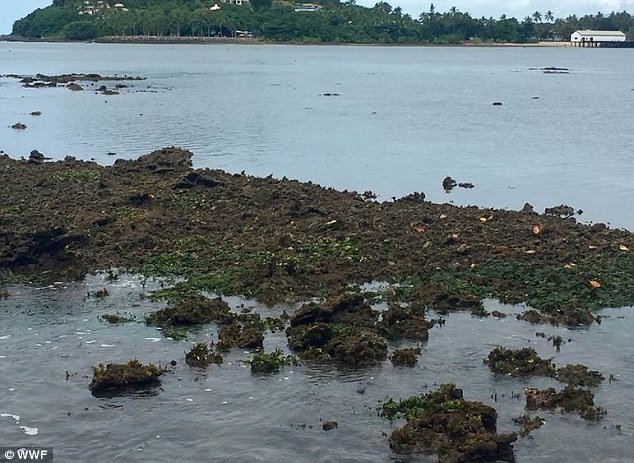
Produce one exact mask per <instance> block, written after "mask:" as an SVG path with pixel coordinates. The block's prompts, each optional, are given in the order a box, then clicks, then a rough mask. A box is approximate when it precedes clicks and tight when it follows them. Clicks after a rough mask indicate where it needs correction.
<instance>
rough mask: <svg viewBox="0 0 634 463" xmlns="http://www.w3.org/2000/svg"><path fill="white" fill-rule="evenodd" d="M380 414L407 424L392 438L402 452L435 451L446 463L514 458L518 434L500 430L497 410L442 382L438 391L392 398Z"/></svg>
mask: <svg viewBox="0 0 634 463" xmlns="http://www.w3.org/2000/svg"><path fill="white" fill-rule="evenodd" d="M379 411H380V414H381V415H383V416H385V417H387V418H390V419H394V418H396V417H404V418H405V419H406V420H407V423H406V424H405V425H404V426H402V427H400V428H398V429H396V430H395V431H394V432H393V433H392V434H391V435H390V438H389V444H390V448H391V449H392V450H393V451H394V452H396V453H400V454H410V453H422V452H427V451H430V450H431V451H433V452H436V453H437V454H438V461H439V462H443V463H457V462H471V461H480V460H495V459H506V458H509V457H512V455H513V447H512V443H513V442H515V441H516V440H517V434H516V433H498V432H497V427H496V422H497V412H496V411H495V409H494V408H493V407H490V406H488V405H484V404H482V403H480V402H475V401H467V400H465V399H464V397H463V392H462V389H458V388H456V387H455V385H453V384H443V385H442V386H441V387H440V389H439V390H437V391H433V392H430V393H428V394H425V395H422V396H413V397H410V398H409V399H406V400H404V401H401V402H395V401H394V400H393V399H389V400H387V401H386V402H384V403H383V404H382V405H381V407H380V409H379Z"/></svg>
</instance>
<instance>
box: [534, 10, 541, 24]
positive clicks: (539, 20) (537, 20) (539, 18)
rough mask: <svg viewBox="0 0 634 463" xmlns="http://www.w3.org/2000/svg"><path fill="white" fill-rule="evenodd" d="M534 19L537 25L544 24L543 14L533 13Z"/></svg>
mask: <svg viewBox="0 0 634 463" xmlns="http://www.w3.org/2000/svg"><path fill="white" fill-rule="evenodd" d="M533 19H534V20H535V22H536V23H539V22H542V14H541V13H540V12H539V11H536V12H535V13H533Z"/></svg>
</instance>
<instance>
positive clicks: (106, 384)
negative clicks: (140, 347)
mask: <svg viewBox="0 0 634 463" xmlns="http://www.w3.org/2000/svg"><path fill="white" fill-rule="evenodd" d="M165 371H166V369H165V368H161V367H157V366H156V365H153V364H148V365H143V364H142V363H141V362H139V361H138V360H136V359H135V360H130V361H129V362H128V363H124V364H116V363H109V364H108V365H106V366H104V365H102V364H99V365H98V366H96V367H93V378H92V382H91V383H90V386H89V389H90V390H91V391H92V393H93V394H98V393H117V392H125V391H127V390H134V389H143V388H146V387H151V386H157V385H159V384H160V380H159V377H160V376H161V375H162V374H163V373H164V372H165Z"/></svg>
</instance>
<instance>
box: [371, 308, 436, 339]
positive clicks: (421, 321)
mask: <svg viewBox="0 0 634 463" xmlns="http://www.w3.org/2000/svg"><path fill="white" fill-rule="evenodd" d="M431 327H432V323H431V322H429V321H427V320H425V308H424V307H422V306H420V305H416V304H411V305H410V306H408V307H404V306H401V305H398V304H390V306H389V307H388V309H387V310H386V311H385V312H382V313H381V321H380V322H379V325H378V330H379V334H381V336H383V337H384V338H386V339H388V340H390V341H395V340H399V339H410V340H414V341H427V339H428V338H429V333H428V331H429V329H430V328H431Z"/></svg>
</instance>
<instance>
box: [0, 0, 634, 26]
mask: <svg viewBox="0 0 634 463" xmlns="http://www.w3.org/2000/svg"><path fill="white" fill-rule="evenodd" d="M51 3H52V0H0V34H8V33H9V32H11V26H12V25H13V22H14V21H15V20H16V19H20V18H22V17H24V16H25V15H26V14H28V13H30V12H31V11H33V10H34V9H36V8H40V7H44V6H47V5H50V4H51ZM357 3H358V4H359V5H366V6H372V5H374V4H375V3H376V0H357ZM388 3H390V4H391V5H392V6H400V7H401V8H402V9H403V11H404V12H406V13H409V14H411V15H412V16H418V15H419V14H420V13H421V12H423V11H428V10H429V5H430V3H431V2H430V1H428V0H425V1H420V0H392V1H388ZM433 3H434V6H436V11H447V10H448V9H449V8H451V7H452V6H455V7H457V8H458V9H459V10H460V11H468V12H469V13H471V14H472V15H473V16H476V17H480V16H487V17H489V16H493V17H496V18H497V17H499V16H500V15H501V14H506V15H507V16H515V17H516V18H518V19H522V18H523V17H525V16H527V15H530V14H532V13H533V12H534V11H541V12H544V11H548V10H551V11H552V12H553V13H554V14H555V16H557V17H560V16H563V17H565V16H568V15H570V14H578V15H583V14H587V13H596V12H597V11H602V12H604V13H609V12H611V11H623V10H628V11H629V12H634V0H436V1H434V2H433Z"/></svg>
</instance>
